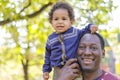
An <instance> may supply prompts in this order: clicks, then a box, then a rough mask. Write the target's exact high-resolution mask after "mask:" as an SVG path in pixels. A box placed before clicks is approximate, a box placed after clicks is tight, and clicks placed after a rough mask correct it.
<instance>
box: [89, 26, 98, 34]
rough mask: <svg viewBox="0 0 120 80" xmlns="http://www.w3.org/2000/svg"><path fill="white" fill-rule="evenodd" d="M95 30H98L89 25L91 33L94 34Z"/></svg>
mask: <svg viewBox="0 0 120 80" xmlns="http://www.w3.org/2000/svg"><path fill="white" fill-rule="evenodd" d="M97 30H98V27H97V26H96V25H91V26H90V31H91V33H95V32H96V31H97Z"/></svg>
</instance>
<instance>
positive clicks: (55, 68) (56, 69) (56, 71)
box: [52, 67, 60, 80]
mask: <svg viewBox="0 0 120 80" xmlns="http://www.w3.org/2000/svg"><path fill="white" fill-rule="evenodd" d="M59 71H60V68H59V67H54V71H53V79H52V80H56V79H57V77H58V75H59Z"/></svg>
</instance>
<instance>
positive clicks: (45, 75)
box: [43, 72, 49, 80]
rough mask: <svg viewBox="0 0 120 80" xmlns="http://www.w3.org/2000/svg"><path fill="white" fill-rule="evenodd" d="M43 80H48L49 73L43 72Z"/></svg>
mask: <svg viewBox="0 0 120 80" xmlns="http://www.w3.org/2000/svg"><path fill="white" fill-rule="evenodd" d="M43 79H44V80H48V79H49V73H48V72H44V73H43Z"/></svg>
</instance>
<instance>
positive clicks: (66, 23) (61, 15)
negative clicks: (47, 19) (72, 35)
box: [51, 9, 73, 33]
mask: <svg viewBox="0 0 120 80" xmlns="http://www.w3.org/2000/svg"><path fill="white" fill-rule="evenodd" d="M72 23H73V21H72V20H70V17H69V14H68V11H67V10H66V9H57V10H55V11H54V12H53V18H52V21H51V24H52V26H53V28H54V29H55V31H56V32H57V33H63V32H65V31H67V30H68V29H69V28H70V27H71V25H72Z"/></svg>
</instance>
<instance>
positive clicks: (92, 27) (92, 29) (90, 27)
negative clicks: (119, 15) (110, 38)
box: [82, 24, 98, 33]
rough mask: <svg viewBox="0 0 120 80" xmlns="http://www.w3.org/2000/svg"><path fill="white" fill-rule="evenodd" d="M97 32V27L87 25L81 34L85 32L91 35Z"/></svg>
mask: <svg viewBox="0 0 120 80" xmlns="http://www.w3.org/2000/svg"><path fill="white" fill-rule="evenodd" d="M97 30H98V27H97V26H96V25H94V24H88V25H87V26H85V28H83V29H82V32H83V33H86V32H91V33H95V32H96V31H97Z"/></svg>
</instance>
